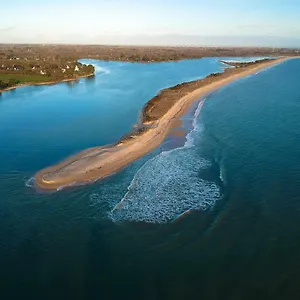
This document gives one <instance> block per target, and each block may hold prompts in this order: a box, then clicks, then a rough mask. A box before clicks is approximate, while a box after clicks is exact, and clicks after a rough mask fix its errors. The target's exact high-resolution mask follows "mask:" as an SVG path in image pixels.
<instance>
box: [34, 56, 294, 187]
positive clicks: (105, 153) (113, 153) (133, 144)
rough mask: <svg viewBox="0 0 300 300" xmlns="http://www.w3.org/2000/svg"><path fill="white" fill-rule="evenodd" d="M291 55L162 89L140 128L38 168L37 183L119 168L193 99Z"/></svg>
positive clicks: (151, 143) (70, 181) (69, 181)
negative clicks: (122, 137) (103, 144)
mask: <svg viewBox="0 0 300 300" xmlns="http://www.w3.org/2000/svg"><path fill="white" fill-rule="evenodd" d="M290 58H291V57H289V58H287V57H285V58H278V59H274V60H268V61H263V62H259V63H257V64H250V65H249V66H245V67H243V68H234V69H226V71H225V72H224V73H219V74H213V75H210V76H209V77H207V78H205V79H202V80H197V81H194V82H191V83H186V84H181V85H178V86H176V87H173V88H169V89H166V90H164V91H162V93H160V94H159V96H156V97H154V98H153V99H151V100H150V101H149V102H148V104H147V105H146V106H145V109H144V112H143V118H142V120H141V126H142V127H141V126H140V128H141V130H139V131H137V132H136V133H133V134H132V135H131V136H129V137H127V138H125V139H123V140H121V141H120V142H118V143H117V144H115V145H108V146H103V147H94V148H90V149H86V150H84V151H82V152H80V153H78V154H77V155H74V156H71V157H69V158H67V159H66V160H64V161H62V162H60V163H58V164H56V165H54V166H51V167H48V168H46V169H43V170H41V171H39V172H38V173H37V174H36V175H35V183H36V187H37V188H39V189H43V190H57V189H59V188H62V187H65V186H70V185H76V184H86V183H90V182H93V181H95V180H98V179H101V178H104V177H106V176H109V175H111V174H113V173H115V172H117V171H119V170H120V169H122V168H124V167H125V166H127V165H128V164H130V163H131V162H133V161H134V160H136V159H138V158H140V157H142V156H144V155H145V154H147V153H149V152H150V151H152V150H154V149H155V148H156V147H158V146H159V145H160V144H161V143H162V142H163V141H164V139H165V137H166V136H167V134H168V133H169V132H170V130H171V129H172V127H173V126H174V124H175V123H176V120H178V118H179V117H180V116H181V115H182V114H184V112H185V111H186V109H187V108H188V107H189V106H190V105H191V104H192V103H193V102H194V101H195V100H198V99H200V98H201V97H204V96H205V95H207V94H209V93H211V92H213V91H214V90H217V89H219V88H221V87H223V86H225V85H227V84H229V83H232V82H233V81H235V80H237V79H239V78H242V77H245V76H249V75H252V74H255V73H257V72H259V71H261V70H263V69H265V68H268V67H271V66H273V65H276V64H279V63H281V62H283V61H285V60H287V59H290ZM170 95H171V96H170ZM174 95H175V96H174ZM168 97H170V99H171V101H164V100H169V98H168ZM172 97H173V98H172ZM164 103H171V104H169V105H166V104H164ZM170 105H171V106H170ZM143 126H144V127H143Z"/></svg>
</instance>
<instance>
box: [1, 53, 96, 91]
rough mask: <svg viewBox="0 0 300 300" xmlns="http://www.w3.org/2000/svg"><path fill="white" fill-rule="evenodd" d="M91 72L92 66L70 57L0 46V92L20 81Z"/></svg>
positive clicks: (37, 82) (52, 79)
mask: <svg viewBox="0 0 300 300" xmlns="http://www.w3.org/2000/svg"><path fill="white" fill-rule="evenodd" d="M0 49H1V48H0ZM13 49H14V48H13ZM17 49H18V48H17ZM94 73H95V68H94V66H92V65H86V64H82V63H80V62H78V61H77V59H75V58H71V57H66V56H60V55H53V54H50V55H47V54H46V53H44V55H43V56H38V55H37V56H35V55H32V54H31V55H30V52H28V51H25V52H24V51H22V52H20V51H15V50H11V49H6V50H5V52H1V50H0V93H1V92H3V91H7V90H11V89H14V88H17V87H19V86H24V85H45V84H54V83H58V82H65V81H74V80H77V79H78V78H81V77H89V76H93V75H94Z"/></svg>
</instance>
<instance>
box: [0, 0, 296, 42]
mask: <svg viewBox="0 0 300 300" xmlns="http://www.w3.org/2000/svg"><path fill="white" fill-rule="evenodd" d="M1 9H2V12H5V13H2V15H1V19H0V43H69V44H72V43H74V44H120V45H124V44H127V45H183V46H188V45H191V46H201V45H203V46H270V47H300V38H299V37H300V21H299V15H300V1H299V0H286V1H282V0H272V1H271V0H265V1H261V0H252V1H248V2H247V3H245V2H244V1H237V0H228V1H223V0H212V1H204V0H186V1H182V0H181V1H180V0H165V1H159V0H152V1H151V2H150V1H145V0H110V1H107V0H106V1H105V0H98V1H97V0H85V1H78V0H73V1H71V0H63V1H58V0H52V1H48V2H47V3H46V2H45V1H40V0H27V1H23V0H15V1H13V2H8V1H7V2H6V3H3V4H1Z"/></svg>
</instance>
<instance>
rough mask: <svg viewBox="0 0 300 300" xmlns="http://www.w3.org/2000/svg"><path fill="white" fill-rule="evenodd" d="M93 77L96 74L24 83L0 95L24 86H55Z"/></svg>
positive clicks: (9, 88) (4, 90) (11, 87)
mask: <svg viewBox="0 0 300 300" xmlns="http://www.w3.org/2000/svg"><path fill="white" fill-rule="evenodd" d="M92 76H95V73H91V74H87V75H82V76H78V77H76V78H68V79H63V80H53V81H45V82H36V83H22V84H17V85H14V86H10V87H8V88H6V89H3V90H0V94H1V93H3V92H7V91H11V90H15V89H17V88H20V87H24V86H39V85H53V84H58V83H62V82H70V81H77V80H78V79H80V78H87V77H92Z"/></svg>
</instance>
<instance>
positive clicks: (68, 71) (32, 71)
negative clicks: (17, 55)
mask: <svg viewBox="0 0 300 300" xmlns="http://www.w3.org/2000/svg"><path fill="white" fill-rule="evenodd" d="M94 72H95V69H94V66H92V65H85V64H82V63H79V62H76V61H74V62H69V61H56V62H49V61H43V60H42V61H40V60H34V61H29V60H25V59H18V60H17V61H15V60H3V59H2V60H0V73H1V74H18V75H43V76H48V77H51V78H52V79H60V78H62V79H65V78H76V77H80V76H86V75H90V74H93V73H94Z"/></svg>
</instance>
